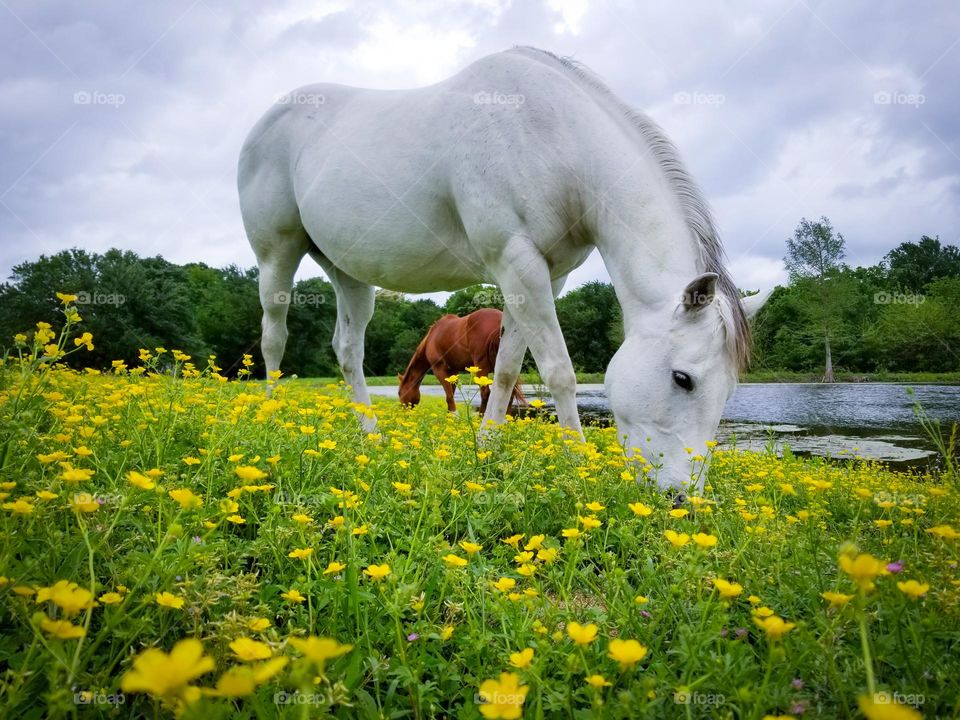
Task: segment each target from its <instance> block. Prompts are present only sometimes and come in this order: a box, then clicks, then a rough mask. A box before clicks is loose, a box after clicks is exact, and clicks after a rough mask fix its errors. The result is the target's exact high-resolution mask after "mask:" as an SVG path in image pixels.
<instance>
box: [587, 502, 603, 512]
mask: <svg viewBox="0 0 960 720" xmlns="http://www.w3.org/2000/svg"><path fill="white" fill-rule="evenodd" d="M586 508H587V510H589V511H590V512H595V513H596V512H600V511H601V510H606V509H607V506H606V505H601V504H600V503H598V502H596V501H594V502H588V503H587V505H586Z"/></svg>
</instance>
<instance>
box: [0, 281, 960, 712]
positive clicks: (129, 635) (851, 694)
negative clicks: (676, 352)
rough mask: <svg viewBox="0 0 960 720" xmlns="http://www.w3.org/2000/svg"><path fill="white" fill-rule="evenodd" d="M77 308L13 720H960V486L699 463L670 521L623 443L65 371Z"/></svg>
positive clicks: (27, 401)
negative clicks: (329, 719)
mask: <svg viewBox="0 0 960 720" xmlns="http://www.w3.org/2000/svg"><path fill="white" fill-rule="evenodd" d="M61 301H62V302H63V307H64V311H63V317H61V318H60V319H59V320H58V322H56V323H53V325H54V326H53V327H52V326H51V325H47V324H44V323H39V324H38V325H37V327H36V328H35V329H31V330H30V331H29V332H24V333H23V335H21V336H18V337H17V339H16V343H17V345H16V347H15V349H14V351H13V352H12V353H11V354H9V355H8V356H7V357H6V358H5V359H4V362H3V365H2V367H0V448H2V449H0V458H2V461H0V498H2V500H0V505H2V510H0V533H2V542H0V627H2V628H3V632H2V637H0V671H2V679H0V715H2V716H3V717H20V718H34V717H36V718H42V717H98V716H102V717H144V716H145V717H168V716H172V715H177V716H181V717H185V718H190V717H198V718H200V717H202V718H204V719H205V720H212V719H213V718H234V717H236V718H244V717H297V718H301V717H302V718H306V717H311V718H313V717H324V716H328V715H329V716H338V717H364V718H375V717H376V718H379V717H411V718H429V717H465V718H475V717H485V718H519V717H529V718H534V717H613V718H635V717H649V718H661V717H666V718H671V717H677V718H693V717H730V718H757V719H758V720H760V719H761V718H766V717H774V718H783V717H831V718H842V717H868V718H914V717H920V716H924V717H955V716H956V713H957V708H958V688H960V679H958V678H960V622H958V620H960V602H958V600H960V571H958V568H957V563H958V561H960V555H958V550H960V500H958V487H957V486H956V479H955V478H949V477H931V476H924V477H919V476H907V475H904V474H898V473H895V472H891V471H889V470H887V469H885V468H884V467H882V466H879V465H877V464H871V463H867V462H857V461H848V462H845V463H842V464H841V463H830V462H827V461H822V460H803V459H798V458H794V457H790V456H788V457H785V458H782V459H779V458H777V457H774V456H771V455H764V454H757V453H749V452H738V451H735V450H716V449H714V448H712V447H704V448H691V449H690V454H691V460H692V462H695V459H699V458H700V457H703V456H707V455H708V454H712V456H713V457H712V462H711V466H710V471H709V476H708V478H707V481H706V487H705V491H704V493H703V495H702V496H693V497H690V498H688V500H687V501H686V503H685V504H684V505H683V506H682V507H680V508H677V509H674V508H673V507H672V505H671V503H670V501H669V500H668V498H666V497H665V496H664V495H663V494H661V493H660V492H659V491H657V490H656V489H655V488H651V487H648V486H646V485H643V484H638V483H637V482H636V481H635V479H634V478H635V471H633V470H631V469H630V467H629V465H628V463H627V461H626V459H625V456H624V452H623V448H622V447H621V446H620V444H619V443H618V440H617V436H616V432H615V430H613V429H598V428H589V429H588V430H587V443H585V444H583V443H581V442H579V440H575V439H573V438H571V437H569V436H566V435H565V434H564V432H563V431H562V430H561V429H560V428H558V427H557V426H556V425H555V424H551V423H550V422H548V421H546V420H545V419H539V418H536V417H534V418H525V419H520V420H512V421H511V422H509V423H508V424H507V425H506V426H505V427H504V428H502V429H501V430H500V431H499V432H497V433H495V434H493V435H492V436H491V437H490V438H489V439H488V440H487V441H485V442H478V439H477V437H478V432H479V420H478V419H477V417H476V416H474V415H472V414H469V415H468V414H466V412H465V411H461V412H460V413H457V414H448V413H446V411H445V409H444V408H443V407H442V405H441V404H440V403H433V404H431V403H430V402H426V403H424V404H423V405H422V406H421V407H419V408H417V409H415V410H409V409H404V408H401V407H400V406H399V405H398V404H397V403H395V402H392V401H384V402H383V403H382V404H379V403H378V404H377V406H376V408H375V410H376V414H377V417H378V419H379V424H378V431H377V433H376V434H375V435H367V434H365V433H363V432H362V431H361V429H360V425H359V423H358V422H357V420H356V416H355V413H356V412H360V413H369V412H372V411H373V409H371V408H365V407H357V406H355V405H353V404H352V403H351V402H350V401H349V399H348V397H347V393H346V392H345V389H344V388H343V387H342V386H336V385H330V386H325V387H317V386H311V385H310V384H309V383H307V382H305V381H289V382H287V381H281V382H279V383H277V382H275V381H274V382H273V383H272V384H274V386H275V387H274V391H273V393H272V394H271V395H270V396H268V395H267V393H266V392H265V388H264V386H263V384H262V383H258V382H253V381H246V380H244V379H243V378H242V377H241V379H240V380H239V381H236V380H230V381H228V380H227V379H226V378H225V377H223V376H222V375H220V374H219V371H218V368H217V367H216V364H215V362H216V361H215V359H210V360H207V361H204V362H203V363H196V365H195V364H194V363H195V361H193V360H191V359H190V358H188V357H187V356H185V355H183V354H182V353H178V352H176V351H174V350H170V351H167V350H164V349H163V348H144V349H143V350H142V351H141V363H140V364H139V365H137V366H136V367H128V366H127V365H126V364H124V363H120V362H118V363H115V364H114V367H113V368H112V370H111V371H110V372H106V373H99V372H95V371H85V372H78V371H75V370H69V369H67V368H65V367H62V366H61V363H60V360H61V359H62V358H63V356H64V354H65V353H78V354H82V353H83V352H85V351H86V349H87V347H88V346H90V345H92V344H93V343H95V342H96V338H93V337H91V336H90V335H89V334H84V333H83V331H82V327H83V325H82V319H81V318H80V317H79V315H78V314H77V311H76V309H75V308H74V305H73V304H72V301H71V297H70V296H69V295H63V296H61ZM250 362H252V361H250V360H248V363H250ZM200 366H202V369H201V367H200ZM274 380H275V379H274ZM458 382H459V384H460V385H461V388H460V392H462V393H465V394H470V393H471V392H475V391H476V389H477V386H476V378H471V377H470V375H469V374H464V375H461V377H460V379H459V381H458ZM480 382H481V383H482V382H484V380H483V379H481V380H480ZM464 405H465V403H461V408H462V407H463V406H464ZM651 462H652V459H651Z"/></svg>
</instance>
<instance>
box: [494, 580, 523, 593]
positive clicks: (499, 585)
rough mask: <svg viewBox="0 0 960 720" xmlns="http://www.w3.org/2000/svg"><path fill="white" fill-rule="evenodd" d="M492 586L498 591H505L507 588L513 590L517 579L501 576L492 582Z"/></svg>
mask: <svg viewBox="0 0 960 720" xmlns="http://www.w3.org/2000/svg"><path fill="white" fill-rule="evenodd" d="M493 586H494V587H495V588H496V589H497V590H499V591H500V592H507V591H508V590H513V589H514V588H515V587H516V586H517V581H516V580H514V579H513V578H508V577H502V578H500V579H499V580H497V581H496V582H495V583H493Z"/></svg>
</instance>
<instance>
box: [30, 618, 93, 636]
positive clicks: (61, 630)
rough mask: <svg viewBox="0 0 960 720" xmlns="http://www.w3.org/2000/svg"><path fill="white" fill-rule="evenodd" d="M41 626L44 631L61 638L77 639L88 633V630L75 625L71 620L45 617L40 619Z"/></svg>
mask: <svg viewBox="0 0 960 720" xmlns="http://www.w3.org/2000/svg"><path fill="white" fill-rule="evenodd" d="M40 627H41V628H42V629H43V631H44V632H46V633H49V634H50V635H52V636H53V637H55V638H57V639H59V640H75V639H76V638H82V637H83V636H84V635H86V634H87V631H86V630H84V629H83V628H82V627H78V626H77V625H74V624H73V623H71V622H70V621H69V620H51V619H50V618H44V619H43V620H41V621H40Z"/></svg>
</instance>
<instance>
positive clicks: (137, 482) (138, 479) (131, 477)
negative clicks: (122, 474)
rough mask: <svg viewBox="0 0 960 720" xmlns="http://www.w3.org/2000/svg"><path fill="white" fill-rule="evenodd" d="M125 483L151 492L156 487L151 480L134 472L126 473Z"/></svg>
mask: <svg viewBox="0 0 960 720" xmlns="http://www.w3.org/2000/svg"><path fill="white" fill-rule="evenodd" d="M127 482H129V483H130V484H131V485H133V486H135V487H138V488H140V489H141V490H153V489H154V488H155V487H156V486H157V484H156V483H155V482H154V481H153V480H151V479H150V478H149V477H147V476H146V475H144V474H143V473H139V472H137V471H136V470H131V471H130V472H128V473H127Z"/></svg>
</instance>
